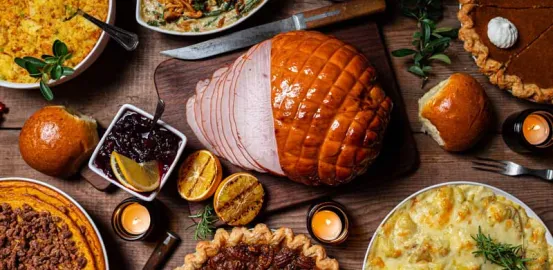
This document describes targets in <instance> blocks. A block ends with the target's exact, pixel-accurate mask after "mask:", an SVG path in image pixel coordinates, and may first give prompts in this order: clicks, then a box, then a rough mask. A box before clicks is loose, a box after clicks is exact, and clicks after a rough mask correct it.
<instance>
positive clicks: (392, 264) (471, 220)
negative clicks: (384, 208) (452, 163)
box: [366, 185, 553, 270]
mask: <svg viewBox="0 0 553 270" xmlns="http://www.w3.org/2000/svg"><path fill="white" fill-rule="evenodd" d="M479 227H481V229H482V232H483V233H484V234H486V235H490V236H491V237H492V238H493V239H494V240H496V241H499V242H502V243H505V244H511V245H516V246H518V245H521V246H522V256H524V257H525V258H531V259H532V260H531V261H529V262H527V263H526V267H527V268H528V269H530V270H531V269H553V267H552V266H551V262H552V259H551V247H550V246H549V245H548V244H547V242H546V239H545V232H546V230H545V228H544V227H543V225H542V224H541V222H539V221H537V220H535V219H533V218H529V217H528V216H527V214H526V211H525V210H524V209H523V208H522V207H521V206H519V205H517V204H516V203H514V202H512V201H510V200H508V199H506V198H505V197H502V196H499V195H496V194H495V193H494V192H493V191H492V190H491V189H489V188H486V187H482V186H474V185H449V186H443V187H440V188H436V189H432V190H429V191H426V192H424V193H422V194H420V195H418V196H416V197H415V198H413V199H411V200H409V201H407V202H406V203H405V204H403V205H402V206H401V207H400V208H398V209H397V211H396V212H395V213H393V214H392V215H391V216H390V218H389V219H388V220H387V221H386V222H385V223H384V224H383V225H382V226H381V227H380V228H379V229H378V232H377V236H376V239H374V243H373V245H372V247H371V250H370V252H369V255H368V258H367V267H366V269H398V270H400V269H428V270H431V269H461V270H462V269H471V270H492V269H498V270H499V269H503V267H501V266H498V265H495V264H492V263H490V262H489V261H488V262H485V261H484V258H483V257H476V256H475V255H474V254H473V252H474V251H476V250H477V247H476V242H475V240H474V239H473V238H472V236H476V235H477V234H478V228H479Z"/></svg>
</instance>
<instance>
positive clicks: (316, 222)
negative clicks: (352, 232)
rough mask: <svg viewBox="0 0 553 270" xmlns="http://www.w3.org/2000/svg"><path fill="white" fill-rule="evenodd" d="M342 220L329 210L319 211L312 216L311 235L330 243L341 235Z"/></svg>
mask: <svg viewBox="0 0 553 270" xmlns="http://www.w3.org/2000/svg"><path fill="white" fill-rule="evenodd" d="M342 226H343V225H342V220H341V219H340V216H338V214H336V213H335V212H333V211H330V210H321V211H318V212H317V213H315V214H314V215H313V218H312V219H311V228H312V229H313V234H314V235H315V236H316V237H318V238H320V239H322V240H326V241H332V240H334V239H336V238H338V236H340V234H341V233H342Z"/></svg>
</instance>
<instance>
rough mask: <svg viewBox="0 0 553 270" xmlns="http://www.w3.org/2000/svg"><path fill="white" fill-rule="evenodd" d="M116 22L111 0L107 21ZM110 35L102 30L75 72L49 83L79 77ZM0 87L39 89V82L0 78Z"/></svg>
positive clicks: (58, 82) (95, 57)
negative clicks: (11, 80)
mask: <svg viewBox="0 0 553 270" xmlns="http://www.w3.org/2000/svg"><path fill="white" fill-rule="evenodd" d="M114 22H115V0H109V5H108V15H107V17H106V23H109V24H113V23H114ZM108 41H109V36H108V35H107V34H106V33H105V32H103V31H102V33H101V34H100V38H99V39H98V41H96V45H94V47H93V48H92V50H91V51H90V52H89V53H88V55H87V56H86V57H85V58H84V59H83V60H82V61H81V62H80V63H79V64H78V65H76V66H75V68H74V69H75V73H73V74H72V75H70V76H64V77H62V78H61V79H59V80H57V81H50V83H49V84H48V85H50V86H56V85H58V84H61V83H64V82H66V81H69V80H71V79H72V78H75V77H77V76H78V75H79V74H81V73H82V72H83V71H85V70H86V69H87V68H88V67H90V65H92V63H94V61H96V59H98V57H99V56H100V54H102V52H103V51H104V49H105V48H106V45H107V44H108ZM0 87H7V88H12V89H38V88H39V83H38V82H37V83H14V82H8V81H2V80H0Z"/></svg>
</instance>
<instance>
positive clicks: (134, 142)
mask: <svg viewBox="0 0 553 270" xmlns="http://www.w3.org/2000/svg"><path fill="white" fill-rule="evenodd" d="M151 124H152V120H150V119H148V118H146V117H144V116H142V115H140V114H138V113H136V112H133V111H126V112H125V113H124V114H123V116H122V117H121V118H119V120H117V122H116V123H115V124H114V125H113V128H112V129H111V131H110V133H109V134H108V135H107V136H106V140H105V141H104V144H103V145H102V147H101V148H100V151H99V152H98V155H97V156H96V159H95V160H94V165H96V167H98V168H100V169H101V170H102V171H103V172H104V173H105V174H106V175H107V176H108V177H110V178H111V179H114V180H115V179H116V178H115V176H114V175H113V171H112V170H111V166H110V156H111V153H112V152H113V151H117V153H119V154H122V155H124V156H127V157H129V158H131V159H132V160H134V161H136V162H138V163H142V162H146V161H152V160H156V161H157V162H158V163H159V165H160V168H159V169H160V175H161V177H162V178H163V176H164V175H165V174H166V173H167V171H168V170H169V167H171V165H172V164H173V161H175V157H176V156H177V151H178V150H179V145H180V144H181V143H182V141H181V139H180V138H179V137H178V136H177V135H175V134H173V133H172V132H171V131H169V130H167V129H166V128H163V127H162V126H160V125H156V127H155V128H154V130H153V131H152V134H150V135H148V134H149V131H150V128H151Z"/></svg>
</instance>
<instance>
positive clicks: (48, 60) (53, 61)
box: [44, 56, 59, 64]
mask: <svg viewBox="0 0 553 270" xmlns="http://www.w3.org/2000/svg"><path fill="white" fill-rule="evenodd" d="M58 60H59V59H58V58H57V57H54V56H52V57H48V58H45V59H44V61H45V62H46V64H57V63H58Z"/></svg>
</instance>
